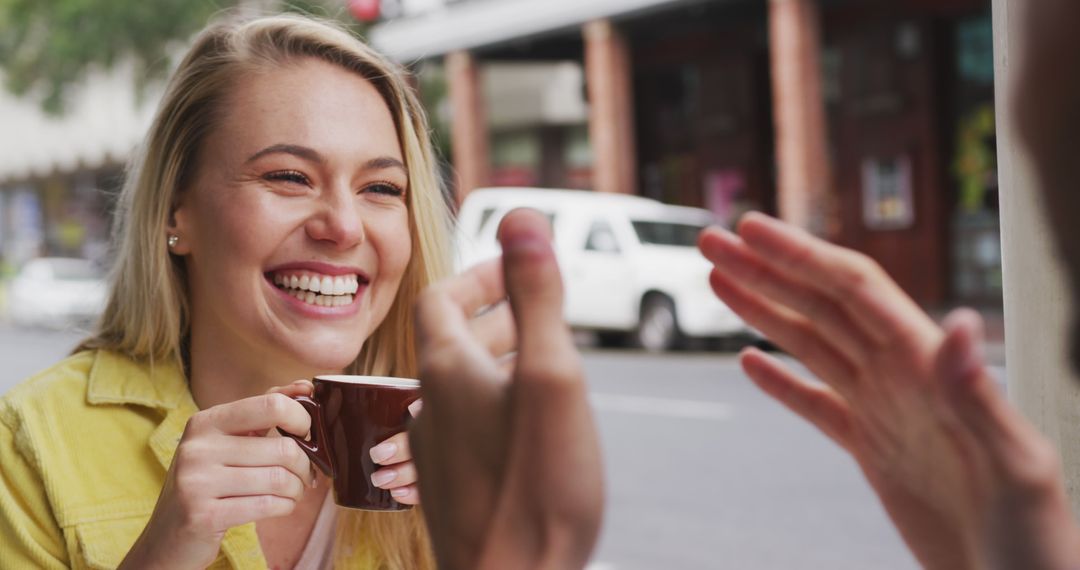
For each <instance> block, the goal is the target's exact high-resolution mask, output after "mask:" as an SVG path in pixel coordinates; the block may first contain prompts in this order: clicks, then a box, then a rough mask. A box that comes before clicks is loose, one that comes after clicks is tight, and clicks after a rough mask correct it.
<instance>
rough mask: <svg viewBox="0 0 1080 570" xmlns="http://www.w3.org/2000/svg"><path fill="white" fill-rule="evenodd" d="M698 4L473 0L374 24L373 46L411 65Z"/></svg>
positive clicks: (627, 0) (646, 0) (655, 0)
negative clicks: (591, 23)
mask: <svg viewBox="0 0 1080 570" xmlns="http://www.w3.org/2000/svg"><path fill="white" fill-rule="evenodd" d="M696 1H701V0H472V1H471V2H462V3H455V4H451V5H449V6H444V7H442V8H437V9H434V10H431V11H429V12H426V13H424V14H423V15H420V16H414V17H408V18H399V19H396V20H391V21H389V22H386V23H383V24H379V25H377V26H375V27H374V28H372V30H371V33H370V35H369V37H370V39H371V43H372V45H374V46H375V48H376V49H378V50H380V51H381V52H382V53H384V54H386V55H388V56H389V57H391V58H393V59H395V60H397V61H401V62H412V61H417V60H422V59H425V58H429V57H437V56H441V55H443V54H446V53H448V52H451V51H456V50H462V49H474V48H479V47H484V46H492V45H497V44H500V43H503V42H508V41H513V40H519V39H524V38H529V37H532V36H537V35H542V34H546V33H551V32H557V31H560V30H564V29H568V28H574V27H576V26H580V25H581V24H584V23H585V22H588V21H591V20H596V19H600V18H618V17H623V16H628V15H631V14H634V13H640V12H646V11H649V10H655V9H658V8H663V7H667V6H673V5H677V4H690V3H693V2H696Z"/></svg>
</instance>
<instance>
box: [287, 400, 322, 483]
mask: <svg viewBox="0 0 1080 570" xmlns="http://www.w3.org/2000/svg"><path fill="white" fill-rule="evenodd" d="M290 397H291V398H292V399H293V400H296V401H297V402H298V403H299V404H300V405H301V406H304V410H305V411H306V412H307V413H308V415H309V416H311V440H310V441H308V440H305V439H304V438H302V437H300V436H298V435H294V434H291V433H289V432H287V431H285V430H283V429H281V428H277V430H278V433H280V434H281V435H283V436H285V437H287V438H290V439H292V440H293V441H295V442H296V445H299V446H300V449H303V450H304V453H306V454H307V456H308V458H310V459H311V462H312V463H314V464H315V465H317V466H318V467H319V470H320V471H322V472H323V473H325V474H326V476H327V477H330V478H331V479H333V478H334V467H333V465H331V463H330V454H329V453H328V452H327V451H326V446H325V445H323V443H324V442H325V440H326V433H325V432H324V431H323V422H322V406H320V405H319V403H318V402H316V401H315V400H312V399H311V398H309V397H307V396H290Z"/></svg>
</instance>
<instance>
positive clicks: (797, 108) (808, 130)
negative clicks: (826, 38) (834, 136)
mask: <svg viewBox="0 0 1080 570" xmlns="http://www.w3.org/2000/svg"><path fill="white" fill-rule="evenodd" d="M817 1H818V0H769V53H770V56H771V65H772V85H773V122H774V125H775V126H774V128H775V130H776V164H777V169H778V176H777V189H776V202H777V209H778V210H779V214H780V218H781V219H783V220H784V221H786V222H789V223H792V224H795V225H797V226H800V227H802V228H806V229H808V230H810V231H812V232H814V233H816V234H819V235H820V234H823V233H824V232H825V229H826V224H827V222H828V220H827V219H826V217H825V216H826V213H827V208H826V200H827V199H828V195H829V188H830V186H831V184H832V178H831V173H830V168H829V153H828V148H829V140H828V136H827V133H826V131H825V103H824V96H823V94H822V91H821V34H820V31H819V28H820V25H821V23H820V17H819V14H818V6H817Z"/></svg>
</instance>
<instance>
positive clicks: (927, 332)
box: [738, 213, 940, 346]
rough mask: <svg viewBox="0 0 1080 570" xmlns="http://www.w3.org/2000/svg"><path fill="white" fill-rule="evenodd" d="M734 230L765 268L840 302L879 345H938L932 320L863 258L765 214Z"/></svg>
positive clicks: (749, 216)
mask: <svg viewBox="0 0 1080 570" xmlns="http://www.w3.org/2000/svg"><path fill="white" fill-rule="evenodd" d="M738 229H739V235H740V236H741V237H742V238H743V240H744V241H745V243H746V244H747V245H748V246H749V247H750V248H751V249H753V250H754V251H755V252H756V253H757V254H758V255H759V257H760V259H762V260H763V261H764V262H765V263H766V264H768V265H769V266H770V267H771V268H773V269H774V270H776V271H777V272H779V273H781V274H783V275H786V276H788V277H790V278H791V279H793V280H794V281H796V282H798V283H801V284H802V285H804V286H807V287H811V288H813V289H815V290H817V291H818V292H819V293H821V294H823V295H826V296H827V297H829V298H831V299H833V300H834V301H836V302H837V303H839V304H840V306H842V307H843V308H844V310H845V311H846V312H847V314H848V315H849V316H850V317H851V318H852V320H853V321H854V322H855V323H857V324H858V325H859V327H860V328H861V329H862V331H863V333H864V334H865V335H866V336H867V337H868V338H870V339H873V340H874V341H875V342H876V343H877V344H878V345H879V346H890V345H894V344H896V343H897V342H898V339H899V340H902V341H912V342H924V343H927V344H928V345H933V346H936V345H937V343H938V342H939V341H940V333H938V329H937V327H936V326H935V325H934V323H933V321H931V320H930V318H929V317H927V316H926V314H925V313H924V312H923V311H922V310H921V309H920V308H919V307H918V305H916V304H915V302H914V301H912V300H911V298H910V297H908V296H907V294H906V293H904V292H903V290H901V289H900V287H899V286H898V285H897V284H896V283H895V282H894V281H893V280H892V279H891V278H890V277H889V276H888V274H886V273H885V271H884V270H882V269H881V267H880V266H878V265H877V264H876V263H875V262H873V261H872V260H870V258H868V257H866V256H865V255H862V254H859V253H856V252H854V251H852V250H849V249H845V248H843V247H840V246H837V245H833V244H830V243H828V242H826V241H824V240H821V239H819V238H816V237H814V236H812V235H810V234H809V233H807V232H805V231H803V230H801V229H799V228H796V227H794V226H791V225H788V224H785V223H783V222H781V221H779V220H776V219H774V218H770V217H768V216H766V215H764V214H759V213H750V214H747V215H746V216H744V217H743V219H742V220H741V221H740V222H739V228H738Z"/></svg>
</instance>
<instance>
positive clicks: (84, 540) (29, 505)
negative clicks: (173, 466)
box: [0, 351, 266, 570]
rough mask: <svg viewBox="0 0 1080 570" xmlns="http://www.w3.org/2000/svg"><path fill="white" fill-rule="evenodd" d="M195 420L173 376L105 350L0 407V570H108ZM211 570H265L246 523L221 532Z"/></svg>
mask: <svg viewBox="0 0 1080 570" xmlns="http://www.w3.org/2000/svg"><path fill="white" fill-rule="evenodd" d="M196 411H197V408H196V406H195V402H194V401H193V400H192V398H191V392H190V391H189V390H188V386H187V382H186V381H185V379H184V375H183V374H182V372H181V370H179V368H178V367H177V366H175V365H173V364H171V363H170V364H164V363H158V364H157V365H156V366H154V367H151V366H149V365H143V364H139V363H136V362H134V361H132V360H130V359H128V358H125V357H123V356H120V355H118V354H115V353H111V352H107V351H87V352H81V353H79V354H76V355H74V356H71V357H69V358H67V359H66V360H63V361H61V362H60V363H58V364H57V365H55V366H53V367H52V368H49V369H48V370H46V371H44V372H42V373H40V374H38V375H36V376H34V377H32V378H30V379H29V380H27V381H26V382H23V383H22V384H20V385H18V386H16V387H15V388H13V389H12V390H11V391H10V392H8V393H7V394H5V395H4V396H3V397H2V398H0V569H3V570H7V569H9V568H10V569H20V570H21V569H23V568H115V567H116V566H117V565H119V564H120V562H121V561H122V560H123V558H124V556H125V555H126V554H127V552H128V550H129V549H130V548H131V545H132V544H134V542H135V539H136V538H138V536H139V534H140V533H141V532H142V530H143V527H145V526H146V522H147V520H148V519H149V517H150V514H151V513H152V512H153V510H154V505H155V503H156V502H157V497H158V493H159V492H160V491H161V486H162V485H163V484H164V482H165V472H166V470H167V469H168V467H169V464H170V463H171V462H172V458H173V453H174V452H175V451H176V445H177V443H178V442H179V441H180V436H181V434H182V433H183V431H184V426H185V425H186V424H187V420H188V418H190V417H191V415H192V414H194V413H195V412H196ZM211 568H237V569H244V568H266V560H265V558H264V557H263V553H262V549H261V547H260V546H259V540H258V537H257V535H256V534H255V525H254V523H251V524H247V525H243V526H239V527H236V528H232V529H230V530H229V531H228V532H227V533H226V534H225V539H224V540H223V541H222V544H221V552H220V554H219V556H218V559H217V561H215V562H214V564H213V565H212V566H211Z"/></svg>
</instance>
